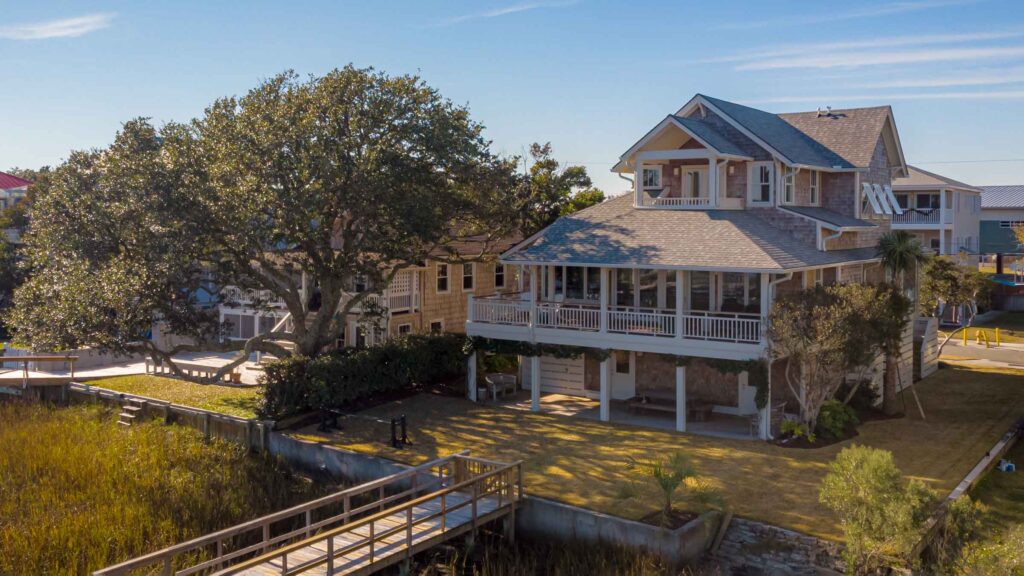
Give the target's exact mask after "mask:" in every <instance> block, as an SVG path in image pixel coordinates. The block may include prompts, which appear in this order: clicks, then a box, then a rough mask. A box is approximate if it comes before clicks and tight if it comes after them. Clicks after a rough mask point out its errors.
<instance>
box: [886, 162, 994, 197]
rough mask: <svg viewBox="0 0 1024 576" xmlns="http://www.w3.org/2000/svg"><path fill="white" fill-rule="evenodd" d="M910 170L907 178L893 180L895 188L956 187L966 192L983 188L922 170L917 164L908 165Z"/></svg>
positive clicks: (930, 188) (931, 188) (936, 188)
mask: <svg viewBox="0 0 1024 576" xmlns="http://www.w3.org/2000/svg"><path fill="white" fill-rule="evenodd" d="M907 170H908V171H909V172H910V175H908V176H907V177H905V178H896V179H894V180H893V181H892V189H893V190H938V189H942V188H956V189H957V190H961V191H964V192H978V193H980V192H981V188H977V187H975V186H971V185H970V184H964V183H963V182H960V181H958V180H953V179H952V178H947V177H945V176H940V175H939V174H936V173H934V172H929V171H927V170H922V169H920V168H917V167H916V166H907Z"/></svg>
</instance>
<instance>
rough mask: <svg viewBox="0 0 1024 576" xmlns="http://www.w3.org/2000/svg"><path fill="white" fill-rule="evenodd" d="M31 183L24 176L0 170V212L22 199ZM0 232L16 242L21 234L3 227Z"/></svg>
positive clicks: (19, 239) (8, 239)
mask: <svg viewBox="0 0 1024 576" xmlns="http://www.w3.org/2000/svg"><path fill="white" fill-rule="evenodd" d="M31 184H32V183H31V182H29V181H28V180H25V179H24V178H18V177H17V176H13V175H11V174H7V173H6V172H0V212H3V211H4V210H6V209H8V208H11V207H13V206H14V205H15V204H17V203H19V202H22V201H24V200H25V196H26V195H27V194H28V187H29V186H30V185H31ZM0 233H3V235H4V236H5V237H6V239H7V241H9V242H13V243H15V244H17V243H19V242H20V241H21V234H19V232H18V231H17V230H15V229H13V228H5V229H3V230H0Z"/></svg>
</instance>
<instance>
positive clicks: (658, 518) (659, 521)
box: [640, 510, 698, 530]
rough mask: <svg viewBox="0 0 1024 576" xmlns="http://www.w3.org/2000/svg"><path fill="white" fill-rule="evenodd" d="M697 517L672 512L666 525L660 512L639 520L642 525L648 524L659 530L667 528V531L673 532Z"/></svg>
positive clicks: (675, 511)
mask: <svg viewBox="0 0 1024 576" xmlns="http://www.w3.org/2000/svg"><path fill="white" fill-rule="evenodd" d="M697 516H698V515H697V514H696V513H694V512H685V511H683V510H673V511H672V514H671V515H670V516H669V517H668V524H667V525H666V523H665V518H664V516H663V515H662V514H661V511H660V510H659V511H657V512H651V513H650V514H648V515H647V516H644V517H643V518H641V519H640V521H641V522H643V523H644V524H650V525H651V526H658V527H659V528H668V529H669V530H675V529H677V528H682V527H683V526H685V525H686V523H687V522H689V521H690V520H693V519H694V518H696V517H697Z"/></svg>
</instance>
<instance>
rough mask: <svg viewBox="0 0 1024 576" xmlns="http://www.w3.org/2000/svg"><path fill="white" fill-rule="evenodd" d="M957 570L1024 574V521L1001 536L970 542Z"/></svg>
mask: <svg viewBox="0 0 1024 576" xmlns="http://www.w3.org/2000/svg"><path fill="white" fill-rule="evenodd" d="M954 573H955V574H963V575H965V576H968V575H969V576H1004V575H1005V576H1020V575H1021V574H1024V524H1018V525H1016V526H1012V527H1011V528H1010V529H1009V530H1007V531H1006V532H1005V533H1004V534H1002V535H1001V536H1000V537H998V538H994V539H988V540H984V541H980V542H976V543H971V544H968V545H967V547H966V549H965V550H964V554H963V556H962V557H961V559H960V560H959V562H957V564H956V567H955V571H954Z"/></svg>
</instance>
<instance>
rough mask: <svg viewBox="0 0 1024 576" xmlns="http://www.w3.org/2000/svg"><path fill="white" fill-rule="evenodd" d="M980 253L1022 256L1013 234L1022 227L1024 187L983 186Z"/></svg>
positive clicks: (1019, 245) (1023, 248)
mask: <svg viewBox="0 0 1024 576" xmlns="http://www.w3.org/2000/svg"><path fill="white" fill-rule="evenodd" d="M981 189H982V194H981V252H982V253H983V254H1021V253H1024V246H1021V244H1020V242H1019V241H1018V240H1017V237H1016V235H1015V234H1014V230H1015V229H1018V228H1020V227H1024V184H1017V185H1013V186H982V187H981Z"/></svg>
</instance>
